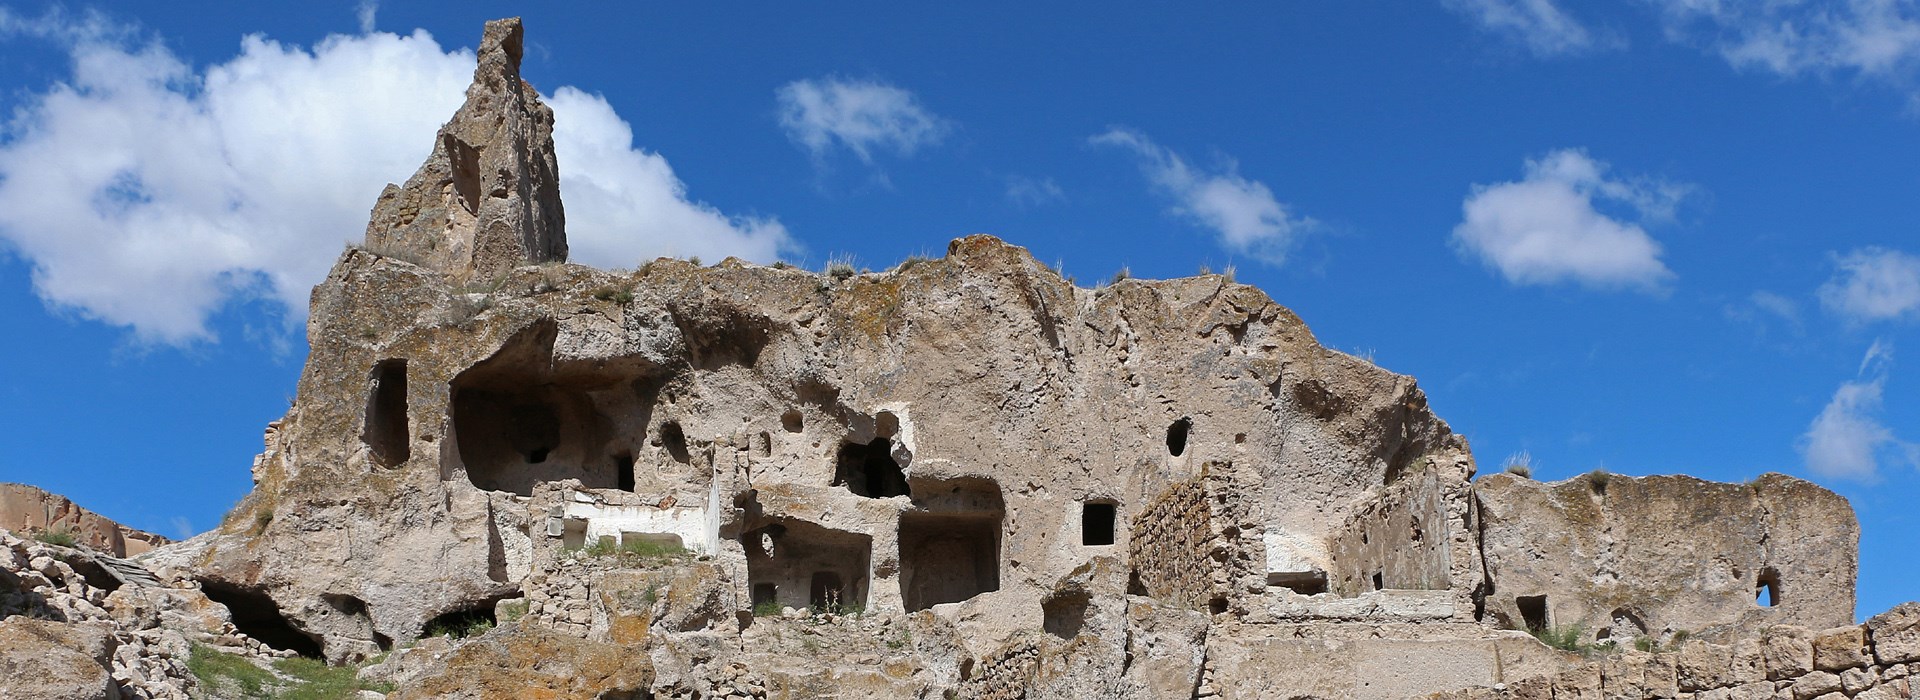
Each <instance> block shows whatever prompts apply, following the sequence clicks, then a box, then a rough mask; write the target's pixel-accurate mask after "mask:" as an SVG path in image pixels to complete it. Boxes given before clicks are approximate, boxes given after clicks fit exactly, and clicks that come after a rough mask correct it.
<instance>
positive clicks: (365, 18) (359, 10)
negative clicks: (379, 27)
mask: <svg viewBox="0 0 1920 700" xmlns="http://www.w3.org/2000/svg"><path fill="white" fill-rule="evenodd" d="M379 14H380V3H379V2H377V1H376V0H360V4H358V5H355V6H354V7H353V17H354V19H356V20H359V22H360V33H361V34H372V33H373V20H374V18H375V17H376V16H378V15H379Z"/></svg>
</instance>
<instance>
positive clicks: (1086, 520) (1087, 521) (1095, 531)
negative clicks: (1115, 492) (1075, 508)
mask: <svg viewBox="0 0 1920 700" xmlns="http://www.w3.org/2000/svg"><path fill="white" fill-rule="evenodd" d="M1114 520H1115V514H1114V504H1113V503H1111V502H1107V501H1088V502H1086V503H1084V504H1082V505H1081V510H1080V544H1082V545H1086V546H1089V547H1092V546H1099V545H1109V544H1113V541H1114V531H1113V528H1114Z"/></svg>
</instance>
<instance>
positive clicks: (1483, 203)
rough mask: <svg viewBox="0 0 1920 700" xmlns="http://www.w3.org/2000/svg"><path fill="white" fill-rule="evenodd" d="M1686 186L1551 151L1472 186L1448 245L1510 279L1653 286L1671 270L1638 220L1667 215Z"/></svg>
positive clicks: (1572, 153) (1583, 156) (1603, 286)
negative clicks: (1606, 208) (1517, 172)
mask: <svg viewBox="0 0 1920 700" xmlns="http://www.w3.org/2000/svg"><path fill="white" fill-rule="evenodd" d="M1690 190H1691V188H1690V187H1688V186H1686V185H1679V184H1674V183H1667V182H1660V181H1655V180H1646V179H1618V178H1610V177H1608V175H1607V165H1606V163H1603V162H1600V161H1597V160H1594V159H1593V158H1591V157H1589V156H1587V154H1586V153H1585V152H1584V151H1580V150H1574V149H1566V150H1559V151H1554V152H1552V153H1549V154H1547V155H1546V156H1545V157H1543V158H1540V159H1538V160H1529V161H1527V168H1526V177H1525V178H1524V179H1522V180H1520V181H1519V182H1502V183H1499V184H1494V185H1475V186H1474V187H1473V192H1472V194H1469V195H1468V196H1467V199H1466V201H1465V202H1463V203H1462V205H1461V209H1462V210H1463V213H1464V219H1463V220H1462V221H1461V222H1460V224H1459V225H1458V226H1455V227H1454V229H1453V243H1454V245H1455V247H1456V248H1458V249H1459V250H1460V251H1461V252H1463V253H1466V254H1471V255H1473V256H1475V257H1478V258H1479V259H1480V260H1481V261H1483V262H1485V263H1486V264H1487V265H1489V266H1490V267H1492V268H1493V269H1495V270H1498V271H1499V272H1500V274H1501V275H1502V276H1504V277H1506V279H1507V281H1509V282H1512V283H1514V284H1522V285H1529V284H1531V285H1549V284H1558V283H1563V282H1574V283H1578V284H1581V285H1585V286H1587V287H1592V288H1600V289H1609V288H1611V289H1637V290H1641V291H1649V292H1657V291H1660V290H1661V289H1663V288H1664V286H1665V285H1666V283H1667V282H1668V281H1669V280H1671V279H1672V278H1673V272H1672V271H1671V270H1668V269H1667V266H1666V264H1665V263H1663V262H1661V261H1660V254H1661V249H1660V244H1659V243H1658V242H1656V241H1654V240H1653V237H1652V236H1650V235H1648V234H1647V232H1646V229H1645V228H1643V227H1642V223H1651V222H1659V221H1666V220H1670V219H1671V218H1672V217H1673V214H1674V210H1675V208H1676V207H1677V206H1678V205H1679V203H1680V201H1681V200H1682V199H1684V198H1685V197H1686V196H1687V193H1688V192H1689V191H1690ZM1596 201H1599V202H1601V203H1605V204H1609V205H1614V206H1616V207H1620V206H1623V207H1625V208H1627V209H1631V210H1632V211H1633V213H1635V214H1637V215H1638V216H1637V218H1638V219H1639V222H1635V221H1624V220H1621V219H1619V218H1615V217H1613V216H1609V215H1607V214H1605V213H1602V212H1601V211H1600V210H1599V209H1597V208H1596V207H1595V202H1596Z"/></svg>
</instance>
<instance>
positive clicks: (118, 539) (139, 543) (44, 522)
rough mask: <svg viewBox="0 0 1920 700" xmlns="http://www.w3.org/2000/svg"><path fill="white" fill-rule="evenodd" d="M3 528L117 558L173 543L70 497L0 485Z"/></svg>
mask: <svg viewBox="0 0 1920 700" xmlns="http://www.w3.org/2000/svg"><path fill="white" fill-rule="evenodd" d="M0 528H4V529H7V530H12V531H13V532H14V533H16V534H19V535H38V534H42V533H56V534H57V535H64V536H68V537H72V538H73V539H74V541H76V542H78V543H80V544H84V545H86V546H88V547H91V548H93V549H95V550H98V551H101V552H106V553H108V554H112V555H114V556H116V557H129V556H134V555H137V554H143V553H145V552H147V551H148V550H151V549H153V548H155V547H159V546H161V545H164V544H167V543H168V542H169V540H168V539H167V538H165V537H161V536H159V535H156V534H153V533H151V532H143V531H140V530H135V529H133V528H130V527H127V526H125V525H121V524H120V523H116V522H114V521H112V520H108V519H106V518H103V517H101V516H100V515H98V514H96V513H94V512H93V511H90V510H87V509H85V508H81V507H80V506H78V505H75V504H74V502H73V501H71V500H68V499H67V497H66V496H61V495H59V494H52V493H47V492H46V491H43V490H40V489H38V488H35V487H32V486H28V485H26V484H5V483H0Z"/></svg>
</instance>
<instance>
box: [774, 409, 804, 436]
mask: <svg viewBox="0 0 1920 700" xmlns="http://www.w3.org/2000/svg"><path fill="white" fill-rule="evenodd" d="M806 425H807V423H806V417H805V416H802V415H801V414H800V412H799V411H797V410H795V411H787V412H786V413H782V414H780V427H781V428H782V429H784V430H786V431H787V432H789V433H797V432H800V431H801V429H803V428H805V427H806Z"/></svg>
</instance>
